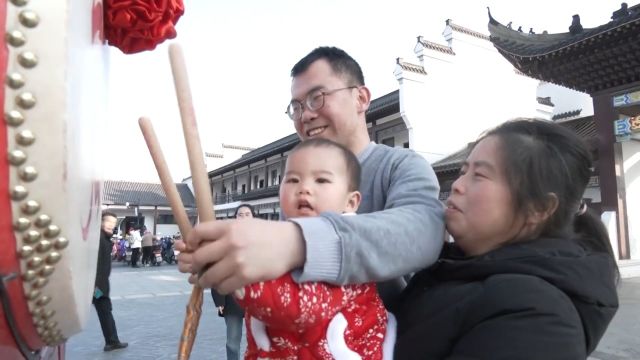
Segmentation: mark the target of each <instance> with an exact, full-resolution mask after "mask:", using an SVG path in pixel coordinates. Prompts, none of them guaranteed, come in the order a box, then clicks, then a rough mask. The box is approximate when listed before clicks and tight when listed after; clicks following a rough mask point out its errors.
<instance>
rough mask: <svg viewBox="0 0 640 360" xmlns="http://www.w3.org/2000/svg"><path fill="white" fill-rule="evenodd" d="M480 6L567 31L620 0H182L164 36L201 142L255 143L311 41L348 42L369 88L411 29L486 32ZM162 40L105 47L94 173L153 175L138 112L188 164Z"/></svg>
mask: <svg viewBox="0 0 640 360" xmlns="http://www.w3.org/2000/svg"><path fill="white" fill-rule="evenodd" d="M487 6H489V7H490V8H491V13H492V15H493V17H494V18H496V19H497V20H498V21H500V22H502V23H503V24H506V23H508V22H509V21H512V22H513V25H514V28H517V26H522V28H523V29H525V31H528V29H529V28H530V27H533V29H534V31H536V32H538V33H540V32H542V30H547V31H549V32H550V33H557V32H567V31H568V27H569V25H570V24H571V17H572V15H573V14H580V17H581V20H582V25H583V26H584V27H585V28H589V27H595V26H598V25H601V24H603V23H606V22H608V21H609V17H610V16H611V13H612V12H613V11H614V10H616V9H618V8H619V7H620V2H619V1H612V0H606V1H605V0H598V1H589V2H586V1H578V0H571V1H558V0H553V1H551V0H537V1H510V0H484V1H478V0H466V1H463V0H459V1H451V0H450V1H426V0H394V1H376V0H374V1H372V0H366V1H365V0H323V1H317V0H316V1H311V0H271V1H264V0H234V1H211V0H185V14H184V15H183V16H182V18H181V19H180V20H179V22H178V26H177V31H178V37H177V38H176V39H174V40H173V41H176V42H178V43H180V44H181V46H182V47H183V50H184V53H185V58H186V63H187V68H188V72H189V80H190V83H191V91H192V95H193V98H194V107H195V111H196V117H197V120H198V124H199V129H200V135H201V140H202V143H203V148H204V149H203V150H204V151H208V152H214V153H216V152H217V153H219V152H221V151H222V150H221V144H222V143H225V144H234V145H244V146H251V147H259V146H262V145H265V144H267V143H269V142H272V141H274V140H277V139H279V138H281V137H283V136H286V135H289V134H291V133H293V132H294V129H293V124H292V123H291V121H290V120H289V119H288V117H287V116H286V115H285V114H284V110H285V106H286V104H287V103H288V101H289V99H290V84H291V79H290V77H289V72H290V69H291V67H292V66H293V64H295V62H297V60H299V59H300V58H301V57H303V56H304V55H306V54H307V53H308V52H309V51H311V50H312V49H314V48H315V47H317V46H322V45H331V46H338V47H341V48H343V49H344V50H346V51H347V52H348V53H350V54H351V55H352V56H353V57H354V58H355V59H356V60H357V61H358V62H359V63H360V65H361V66H362V68H363V71H364V75H365V82H366V83H367V85H368V86H369V88H370V89H371V91H372V94H373V98H374V99H375V98H377V97H380V96H382V95H384V94H386V93H388V92H391V91H393V90H395V89H397V88H398V84H397V82H396V80H395V78H394V76H393V70H394V67H395V59H396V58H397V57H402V58H404V59H405V60H407V61H411V62H416V63H417V62H418V61H417V59H416V58H415V55H414V54H413V48H414V46H415V44H416V37H417V36H418V35H422V36H424V37H425V39H427V40H430V41H434V42H438V43H443V44H444V43H445V42H444V39H443V37H442V35H441V34H442V31H443V30H444V27H445V20H446V19H452V20H453V21H454V23H456V24H458V25H461V26H464V27H467V28H470V29H473V30H476V31H480V32H483V33H487V23H488V17H487V10H486V7H487ZM167 45H168V43H165V44H163V45H161V46H159V47H158V48H157V49H156V50H154V51H152V52H146V53H141V54H136V55H123V54H122V53H120V52H119V50H117V49H115V48H114V49H111V50H110V51H109V63H110V65H109V78H110V80H109V82H110V83H109V88H110V112H109V119H108V132H107V134H105V135H106V136H108V138H109V139H111V141H109V143H110V144H112V146H111V151H112V152H111V154H110V156H109V157H110V158H114V161H112V162H110V163H109V166H107V167H106V168H105V169H104V177H105V179H108V180H129V181H147V182H158V177H157V175H156V172H155V168H154V167H153V163H152V161H151V157H150V156H149V154H148V151H147V149H146V146H145V144H144V140H143V139H142V135H141V134H140V130H139V128H138V125H137V119H138V118H139V117H140V116H143V115H144V116H148V117H150V118H151V121H152V122H153V124H154V127H155V130H156V132H157V134H158V137H159V138H160V141H161V143H162V146H163V151H164V153H165V156H166V157H167V160H168V163H169V167H170V170H171V173H172V176H173V178H174V180H175V181H177V182H178V181H181V180H182V179H183V178H185V177H188V176H189V168H188V161H187V157H186V156H187V155H186V151H185V150H184V140H183V137H182V130H181V125H180V118H179V113H178V106H177V102H176V100H175V91H174V88H173V82H172V81H173V80H172V76H171V69H170V66H169V60H168V52H167ZM505 64H506V60H505ZM427 70H428V69H427ZM452 86H456V84H452Z"/></svg>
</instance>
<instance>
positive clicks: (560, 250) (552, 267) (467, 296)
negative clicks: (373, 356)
mask: <svg viewBox="0 0 640 360" xmlns="http://www.w3.org/2000/svg"><path fill="white" fill-rule="evenodd" d="M456 252H458V254H459V251H457V250H456V249H455V247H454V246H450V247H447V248H445V250H444V251H443V256H441V259H440V260H439V261H438V262H437V263H436V264H434V265H433V266H432V267H430V268H429V269H426V270H423V271H421V272H420V273H418V274H416V276H414V277H413V279H412V280H411V282H410V284H409V286H408V287H407V288H406V289H405V291H404V292H403V295H402V296H401V298H400V300H399V302H398V303H396V305H395V307H394V312H395V313H396V316H397V319H398V339H397V342H396V348H395V358H396V359H402V360H404V359H447V358H451V359H494V360H497V359H545V360H546V359H586V358H587V356H588V354H590V353H591V352H592V351H593V350H594V349H595V348H596V346H597V344H598V341H600V339H601V338H602V336H603V334H604V332H605V330H606V328H607V326H608V324H609V322H610V321H611V319H612V318H613V315H614V314H615V312H616V311H617V309H618V295H617V292H616V280H615V279H616V270H615V265H614V260H613V259H612V258H611V257H610V256H609V255H608V254H604V253H595V252H589V251H587V250H585V249H584V248H583V247H582V246H581V245H580V244H578V243H577V242H576V241H573V240H567V239H536V240H535V241H530V242H525V243H516V244H512V245H508V246H504V247H502V248H499V249H496V250H494V251H491V252H489V253H487V254H484V255H481V256H478V257H473V258H465V257H463V256H459V255H458V256H457V255H456V254H455V253H456Z"/></svg>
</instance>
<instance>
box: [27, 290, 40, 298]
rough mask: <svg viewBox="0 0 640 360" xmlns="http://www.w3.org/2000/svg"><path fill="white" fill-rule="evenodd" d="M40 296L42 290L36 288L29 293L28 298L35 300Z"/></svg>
mask: <svg viewBox="0 0 640 360" xmlns="http://www.w3.org/2000/svg"><path fill="white" fill-rule="evenodd" d="M38 296H40V290H36V289H33V290H30V291H29V292H28V293H27V300H35V299H36V298H37V297H38Z"/></svg>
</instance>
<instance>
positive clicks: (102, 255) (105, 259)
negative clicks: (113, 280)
mask: <svg viewBox="0 0 640 360" xmlns="http://www.w3.org/2000/svg"><path fill="white" fill-rule="evenodd" d="M117 221H118V218H117V216H116V215H115V214H114V213H111V212H108V211H105V212H103V213H102V226H101V229H100V240H99V241H100V244H99V248H98V269H97V271H96V283H95V288H94V292H93V299H92V302H93V306H95V308H96V312H97V313H98V320H100V327H101V328H102V335H103V336H104V342H105V345H104V351H112V350H117V349H124V348H126V347H127V346H129V344H128V343H126V342H121V341H120V339H119V338H118V331H117V329H116V322H115V320H114V319H113V314H112V313H111V311H112V306H111V298H109V290H110V289H109V276H110V275H111V254H110V252H111V247H112V242H111V236H112V235H113V228H114V227H115V226H116V223H117Z"/></svg>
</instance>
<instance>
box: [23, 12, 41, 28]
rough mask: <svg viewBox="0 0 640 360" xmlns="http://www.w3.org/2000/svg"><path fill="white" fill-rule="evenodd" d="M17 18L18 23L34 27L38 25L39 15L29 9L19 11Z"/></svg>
mask: <svg viewBox="0 0 640 360" xmlns="http://www.w3.org/2000/svg"><path fill="white" fill-rule="evenodd" d="M18 20H20V24H22V25H24V26H25V27H28V28H34V27H36V26H38V23H40V17H38V14H36V13H35V12H34V11H31V10H22V11H20V15H18Z"/></svg>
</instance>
